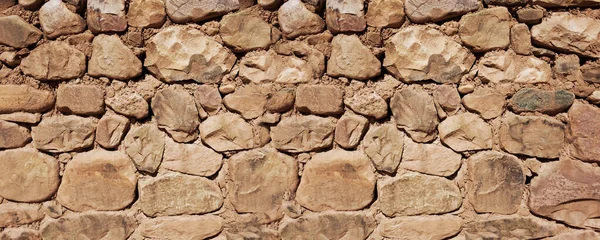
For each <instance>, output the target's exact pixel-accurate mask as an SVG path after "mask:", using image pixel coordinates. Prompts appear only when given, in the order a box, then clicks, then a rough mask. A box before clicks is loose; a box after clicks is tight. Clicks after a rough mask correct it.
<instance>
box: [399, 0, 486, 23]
mask: <svg viewBox="0 0 600 240" xmlns="http://www.w3.org/2000/svg"><path fill="white" fill-rule="evenodd" d="M404 7H405V11H406V16H407V17H408V19H410V21H412V22H414V23H426V22H441V21H445V20H448V19H451V18H455V17H458V16H461V15H463V14H465V13H468V12H473V11H476V10H477V9H479V1H477V0H441V1H435V2H429V1H428V0H406V2H405V3H404Z"/></svg>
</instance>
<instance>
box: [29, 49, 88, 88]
mask: <svg viewBox="0 0 600 240" xmlns="http://www.w3.org/2000/svg"><path fill="white" fill-rule="evenodd" d="M85 69H86V63H85V55H84V54H83V53H82V52H81V51H79V50H77V49H76V48H74V47H72V46H70V45H69V44H67V43H64V42H58V41H55V42H50V43H47V44H43V45H41V46H39V47H37V48H35V49H34V50H33V51H31V53H30V54H29V56H27V57H26V58H25V59H23V61H21V70H22V71H23V73H24V74H25V75H29V76H32V77H34V78H35V79H38V80H42V81H54V80H68V79H73V78H78V77H82V76H83V74H85Z"/></svg>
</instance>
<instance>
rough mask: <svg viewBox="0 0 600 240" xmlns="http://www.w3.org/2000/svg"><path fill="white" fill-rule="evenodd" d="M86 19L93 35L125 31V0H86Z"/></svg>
mask: <svg viewBox="0 0 600 240" xmlns="http://www.w3.org/2000/svg"><path fill="white" fill-rule="evenodd" d="M86 19H87V25H88V29H90V30H91V31H92V32H93V33H110V32H122V31H125V29H127V18H126V17H125V0H87V11H86ZM113 54H114V52H113Z"/></svg>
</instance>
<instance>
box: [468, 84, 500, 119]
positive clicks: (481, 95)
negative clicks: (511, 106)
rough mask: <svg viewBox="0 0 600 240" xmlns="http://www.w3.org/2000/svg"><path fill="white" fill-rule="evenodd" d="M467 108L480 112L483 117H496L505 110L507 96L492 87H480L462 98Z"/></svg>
mask: <svg viewBox="0 0 600 240" xmlns="http://www.w3.org/2000/svg"><path fill="white" fill-rule="evenodd" d="M462 103H463V105H464V106H465V108H466V109H469V110H470V111H473V112H476V113H478V114H479V115H480V116H481V117H482V118H483V119H486V120H488V119H492V118H496V117H498V116H500V115H502V113H503V112H504V105H506V96H504V94H502V93H500V92H497V91H495V90H493V89H490V88H478V89H475V91H474V92H473V93H471V94H468V95H466V96H464V97H463V98H462Z"/></svg>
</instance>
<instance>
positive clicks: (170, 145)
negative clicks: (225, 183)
mask: <svg viewBox="0 0 600 240" xmlns="http://www.w3.org/2000/svg"><path fill="white" fill-rule="evenodd" d="M222 164H223V156H222V155H221V154H219V153H216V152H215V151H213V150H212V149H210V148H207V147H205V146H203V145H201V144H196V143H191V144H183V143H176V142H174V141H172V140H170V139H167V142H166V145H165V151H164V155H163V161H162V164H161V165H160V166H161V167H163V168H166V169H169V170H172V171H177V172H181V173H185V174H190V175H196V176H206V177H208V176H212V175H214V174H215V173H216V172H217V171H219V169H221V165H222Z"/></svg>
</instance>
